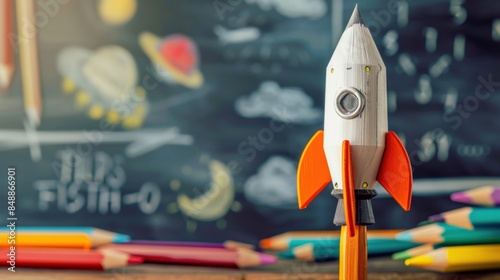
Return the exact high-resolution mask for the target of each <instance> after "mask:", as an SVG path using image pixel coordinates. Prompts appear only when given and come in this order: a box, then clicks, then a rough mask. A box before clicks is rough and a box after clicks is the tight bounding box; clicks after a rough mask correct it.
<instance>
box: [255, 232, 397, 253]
mask: <svg viewBox="0 0 500 280" xmlns="http://www.w3.org/2000/svg"><path fill="white" fill-rule="evenodd" d="M400 232H402V230H392V229H391V230H371V231H369V232H368V238H371V237H387V238H394V237H395V236H396V234H398V233H400ZM318 239H319V240H330V239H331V240H340V231H304V232H300V231H295V232H286V233H283V234H279V235H275V236H273V237H269V238H265V239H262V240H261V241H260V247H262V248H263V249H269V250H281V251H284V250H288V249H290V248H291V247H290V243H291V242H294V243H295V242H296V243H297V244H298V243H300V242H301V241H300V240H304V243H302V244H305V243H310V242H311V241H310V240H318ZM306 241H309V242H306Z"/></svg>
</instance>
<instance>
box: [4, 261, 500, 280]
mask: <svg viewBox="0 0 500 280" xmlns="http://www.w3.org/2000/svg"><path fill="white" fill-rule="evenodd" d="M337 271H338V266H337V262H326V263H307V262H297V261H280V262H278V263H277V264H275V265H271V266H266V267H257V268H246V269H231V268H209V267H195V266H178V265H162V264H141V265H134V266H129V267H126V268H122V269H113V270H109V271H105V272H99V271H77V270H45V269H22V268H20V269H18V270H17V271H16V272H15V273H13V272H9V271H7V268H6V267H2V268H1V270H0V279H2V280H65V279H68V280H86V279H91V280H156V279H179V280H184V279H186V280H187V279H207V280H211V279H255V280H257V279H258V280H286V279H291V280H309V279H311V280H312V279H332V280H333V279H338V276H337ZM368 279H369V280H372V279H374V280H378V279H386V280H389V279H390V280H397V279H408V280H410V279H411V280H419V279H422V280H424V279H425V280H427V279H429V280H432V279H439V280H448V279H449V280H455V279H500V271H491V272H477V273H453V274H451V273H448V274H444V273H435V272H429V271H425V270H421V269H416V268H409V267H405V266H404V265H403V264H402V262H400V261H392V260H390V259H389V258H387V257H383V258H370V260H369V275H368Z"/></svg>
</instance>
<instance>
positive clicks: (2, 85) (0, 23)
mask: <svg viewBox="0 0 500 280" xmlns="http://www.w3.org/2000/svg"><path fill="white" fill-rule="evenodd" d="M12 11H13V10H12V0H0V90H1V91H3V92H7V90H8V88H9V86H10V83H11V82H12V76H14V48H13V46H12V44H11V42H10V40H9V38H10V35H12V34H13V29H12V28H13V24H12V20H13V19H12Z"/></svg>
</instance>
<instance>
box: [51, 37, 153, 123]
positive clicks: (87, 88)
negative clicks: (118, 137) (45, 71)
mask: <svg viewBox="0 0 500 280" xmlns="http://www.w3.org/2000/svg"><path fill="white" fill-rule="evenodd" d="M57 66H58V70H59V72H60V73H61V75H62V76H63V82H62V90H63V92H64V93H65V94H71V93H75V106H76V108H77V109H83V110H86V111H87V115H88V116H89V117H90V118H91V119H95V120H99V119H107V121H108V122H109V123H110V124H122V126H123V127H124V128H125V129H137V128H140V127H141V126H142V123H143V122H144V119H145V118H146V115H147V113H148V108H149V104H148V101H147V98H146V92H145V90H144V89H143V88H142V87H139V86H137V82H138V71H137V66H136V63H135V60H134V58H133V57H132V55H131V54H130V53H129V52H128V51H127V50H126V49H124V48H123V47H121V46H117V45H110V46H104V47H101V48H99V49H97V50H96V51H91V50H88V49H85V48H80V47H68V48H66V49H63V50H62V51H61V53H60V54H59V56H58V59H57Z"/></svg>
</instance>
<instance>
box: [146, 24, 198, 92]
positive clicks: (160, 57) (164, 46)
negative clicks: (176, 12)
mask: <svg viewBox="0 0 500 280" xmlns="http://www.w3.org/2000/svg"><path fill="white" fill-rule="evenodd" d="M139 44H140V45H141V48H142V50H143V51H144V52H145V53H146V55H147V56H148V57H149V58H150V59H151V61H152V62H153V63H154V64H156V65H158V66H159V67H160V68H161V70H165V71H166V72H167V74H168V75H169V76H171V78H172V80H173V81H175V82H177V83H179V84H181V85H184V86H186V87H189V88H199V87H201V86H202V84H203V75H202V74H201V72H200V71H199V52H198V48H197V47H196V44H195V43H194V42H193V40H191V39H190V38H189V37H187V36H184V35H181V34H173V35H169V36H167V37H165V38H163V39H160V38H159V37H157V36H156V35H154V34H152V33H149V32H143V33H141V35H140V36H139Z"/></svg>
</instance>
